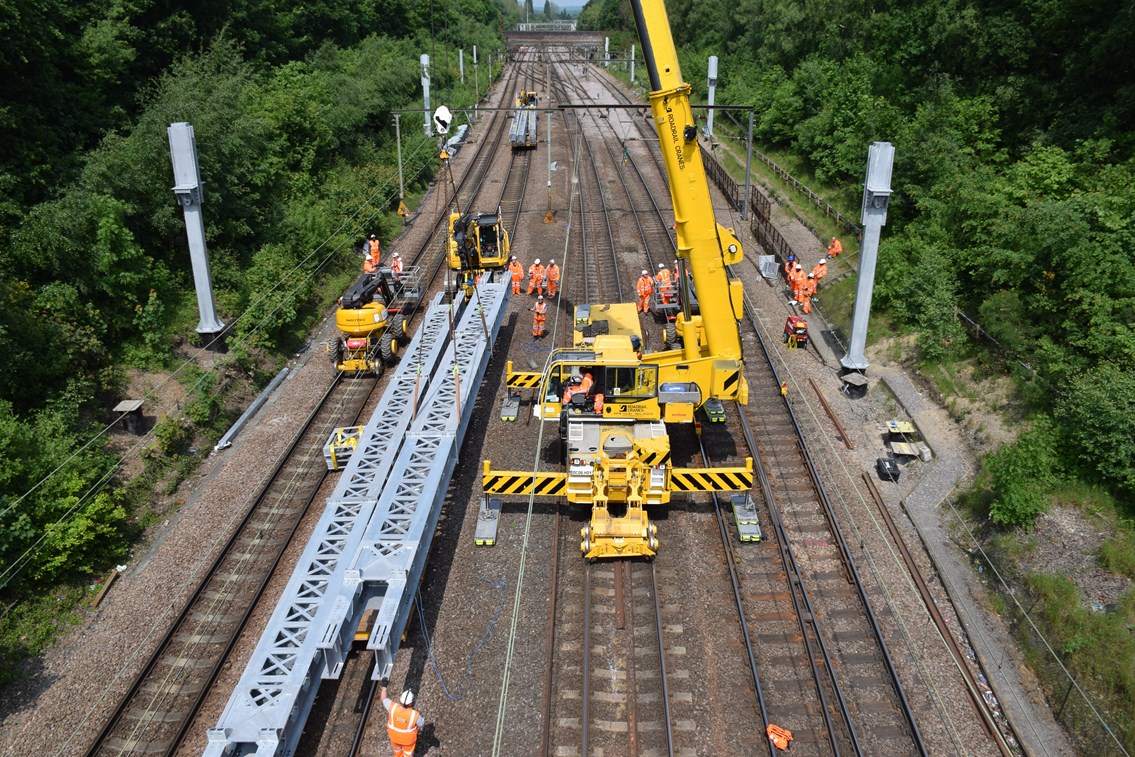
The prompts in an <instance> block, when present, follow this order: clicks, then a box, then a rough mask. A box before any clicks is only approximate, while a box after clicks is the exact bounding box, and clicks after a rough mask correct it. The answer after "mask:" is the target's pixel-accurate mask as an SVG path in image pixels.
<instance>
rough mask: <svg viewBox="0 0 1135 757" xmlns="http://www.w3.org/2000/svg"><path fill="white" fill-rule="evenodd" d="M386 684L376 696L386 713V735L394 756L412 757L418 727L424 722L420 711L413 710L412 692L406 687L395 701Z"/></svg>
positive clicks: (416, 741)
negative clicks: (388, 694)
mask: <svg viewBox="0 0 1135 757" xmlns="http://www.w3.org/2000/svg"><path fill="white" fill-rule="evenodd" d="M386 694H387V691H386V686H385V685H383V687H382V691H380V692H379V694H378V698H379V699H380V700H382V706H383V707H385V708H386V711H387V713H388V715H387V718H386V735H387V736H389V737H390V746H391V747H392V748H393V749H394V757H414V747H415V746H417V744H418V729H420V728H421V727H422V726H424V725H425V724H426V719H425V718H424V717H422V713H420V712H418V711H417V710H415V709H414V708H413V707H412V706H411V705H413V704H414V692H412V691H410V690H409V689H406V690H405V691H403V692H402V696H400V697H398V701H397V702H393V701H391V699H390V697H388V696H387V695H386Z"/></svg>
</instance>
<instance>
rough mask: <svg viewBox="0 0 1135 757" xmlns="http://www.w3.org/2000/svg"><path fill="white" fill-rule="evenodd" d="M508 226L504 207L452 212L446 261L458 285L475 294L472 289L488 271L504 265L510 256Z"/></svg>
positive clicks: (467, 292)
mask: <svg viewBox="0 0 1135 757" xmlns="http://www.w3.org/2000/svg"><path fill="white" fill-rule="evenodd" d="M509 250H510V247H509V241H508V229H506V228H505V227H504V222H503V219H502V217H501V210H500V208H499V207H498V208H497V211H496V212H495V213H450V214H449V241H448V244H447V247H446V264H447V265H448V266H449V268H450V270H452V271H453V272H454V274H455V276H456V278H457V287H458V288H461V289H465V290H466V294H469V295H472V288H473V286H474V285H475V284H476V281H477V279H478V278H479V277H480V275H481V274H482V273H484V272H485V271H492V270H496V269H500V268H504V267H505V266H506V265H507V264H508V259H509Z"/></svg>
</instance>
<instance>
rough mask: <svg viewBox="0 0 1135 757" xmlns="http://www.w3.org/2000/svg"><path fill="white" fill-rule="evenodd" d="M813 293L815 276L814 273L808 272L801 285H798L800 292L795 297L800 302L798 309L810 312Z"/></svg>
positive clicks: (814, 292) (814, 290)
mask: <svg viewBox="0 0 1135 757" xmlns="http://www.w3.org/2000/svg"><path fill="white" fill-rule="evenodd" d="M815 294H816V277H815V274H811V273H809V274H808V277H807V278H806V279H804V283H803V285H801V287H800V294H799V295H798V296H797V298H796V299H797V300H799V302H800V309H801V310H803V311H804V312H805V313H811V312H812V297H813V295H815Z"/></svg>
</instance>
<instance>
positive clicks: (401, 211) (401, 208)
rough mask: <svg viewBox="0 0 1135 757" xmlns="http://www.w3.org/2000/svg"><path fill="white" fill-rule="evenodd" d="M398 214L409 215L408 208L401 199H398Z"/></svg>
mask: <svg viewBox="0 0 1135 757" xmlns="http://www.w3.org/2000/svg"><path fill="white" fill-rule="evenodd" d="M398 215H400V216H402V217H403V218H405V217H406V216H408V215H410V209H409V208H407V207H406V203H405V202H404V201H402V200H399V201H398Z"/></svg>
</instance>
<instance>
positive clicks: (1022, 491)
mask: <svg viewBox="0 0 1135 757" xmlns="http://www.w3.org/2000/svg"><path fill="white" fill-rule="evenodd" d="M1056 450H1057V436H1056V434H1055V432H1054V430H1053V428H1052V426H1051V425H1050V424H1049V423H1047V422H1046V421H1045V420H1043V419H1040V420H1039V421H1038V422H1037V423H1036V424H1035V425H1034V426H1033V428H1031V429H1030V430H1028V431H1026V432H1025V433H1023V434H1022V435H1021V436H1020V437H1019V438H1018V439H1017V441H1015V442H1013V443H1012V444H1007V445H1005V446H1003V447H1001V448H1000V449H998V450H997V451H995V452H993V453H991V454H989V455H986V457H985V460H984V461H983V463H982V467H983V468H984V471H985V474H986V476H987V477H988V482H989V488H990V489H991V490H992V492H993V495H994V499H993V503H992V505H991V506H990V509H989V517H990V520H992V521H993V522H994V523H996V524H998V525H1001V526H1022V527H1026V528H1027V527H1028V526H1030V525H1032V523H1033V521H1034V520H1036V517H1037V516H1038V515H1040V513H1042V512H1043V511H1044V510H1045V509H1046V508H1047V507H1048V498H1049V494H1050V493H1051V492H1052V490H1053V488H1055V486H1056V484H1057V483H1058V482H1059V480H1060V478H1059V476H1060V471H1061V470H1062V464H1061V460H1060V457H1059V455H1057V452H1056Z"/></svg>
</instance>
